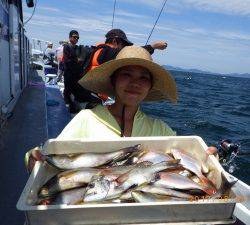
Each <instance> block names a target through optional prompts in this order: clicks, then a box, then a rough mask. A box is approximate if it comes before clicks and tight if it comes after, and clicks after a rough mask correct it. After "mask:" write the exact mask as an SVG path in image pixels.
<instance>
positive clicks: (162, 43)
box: [143, 41, 168, 55]
mask: <svg viewBox="0 0 250 225" xmlns="http://www.w3.org/2000/svg"><path fill="white" fill-rule="evenodd" d="M167 46H168V44H167V42H165V41H156V42H154V43H152V44H150V45H145V46H143V48H145V49H146V50H147V51H148V52H149V53H150V54H151V55H152V54H153V53H154V50H155V49H158V50H164V49H166V48H167Z"/></svg>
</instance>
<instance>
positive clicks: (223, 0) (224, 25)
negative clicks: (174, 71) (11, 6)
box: [23, 0, 250, 73]
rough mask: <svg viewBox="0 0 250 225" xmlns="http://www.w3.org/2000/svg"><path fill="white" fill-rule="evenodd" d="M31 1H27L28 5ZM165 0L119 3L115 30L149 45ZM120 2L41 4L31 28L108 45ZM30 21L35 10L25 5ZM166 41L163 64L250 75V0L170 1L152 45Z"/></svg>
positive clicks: (37, 33)
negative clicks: (107, 37) (75, 34)
mask: <svg viewBox="0 0 250 225" xmlns="http://www.w3.org/2000/svg"><path fill="white" fill-rule="evenodd" d="M23 2H25V1H23ZM163 2H164V0H117V3H116V14H115V19H114V28H120V29H123V30H124V31H125V32H126V34H127V36H128V38H129V40H131V41H132V42H134V43H135V44H137V45H144V44H145V43H146V40H147V37H148V35H149V33H150V31H151V29H152V27H153V24H154V22H155V20H156V18H157V16H158V13H159V11H160V9H161V7H162V5H163ZM113 4H114V0H71V1H69V0H68V1H66V0H53V1H49V0H43V1H41V0H38V3H37V8H36V11H35V14H34V16H33V18H32V19H31V20H30V21H29V22H28V23H27V25H26V26H25V29H26V32H27V35H28V36H29V37H30V38H39V39H42V40H47V41H52V42H54V43H55V44H57V43H58V41H59V40H64V39H67V38H68V33H69V31H70V30H71V29H76V30H78V31H79V33H80V40H79V43H80V44H87V45H91V44H92V45H93V44H95V43H97V42H102V41H104V35H105V34H106V32H107V31H108V30H110V29H111V23H112V13H113ZM23 10H24V20H26V19H27V18H28V17H29V16H30V15H31V13H32V10H33V9H30V8H27V7H26V6H25V4H23ZM157 40H166V41H167V42H168V48H167V50H165V51H157V52H156V53H155V54H154V55H153V57H154V60H155V61H156V62H158V63H160V64H166V65H172V66H179V67H183V68H196V69H201V70H206V71H211V72H218V73H250V0H168V1H167V4H166V6H165V9H164V11H163V13H162V15H161V17H160V19H159V21H158V24H157V26H156V28H155V30H154V32H153V34H152V36H151V39H150V41H149V43H152V42H154V41H157Z"/></svg>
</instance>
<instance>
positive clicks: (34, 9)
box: [23, 0, 37, 25]
mask: <svg viewBox="0 0 250 225" xmlns="http://www.w3.org/2000/svg"><path fill="white" fill-rule="evenodd" d="M36 4H37V0H35V5H34V8H33V12H32V14H31V16H30V18H28V19H27V20H26V21H25V22H24V23H23V25H26V24H27V23H28V22H29V21H30V20H31V19H32V17H33V15H34V13H35V11H36Z"/></svg>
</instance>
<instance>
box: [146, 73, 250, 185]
mask: <svg viewBox="0 0 250 225" xmlns="http://www.w3.org/2000/svg"><path fill="white" fill-rule="evenodd" d="M171 74H172V76H173V77H174V78H175V81H176V83H177V87H178V95H179V100H178V103H177V104H175V105H173V104H171V103H169V102H166V101H162V102H158V103H153V104H152V103H144V104H143V105H142V110H143V111H144V112H145V113H147V114H148V115H151V116H152V117H156V118H160V119H162V120H163V121H165V122H166V123H167V124H168V125H169V126H170V127H171V128H172V129H173V130H175V131H176V132H177V135H198V136H200V137H202V138H203V140H204V141H205V142H206V144H207V145H208V146H209V145H215V144H217V143H218V142H219V141H220V140H223V139H231V140H232V141H234V142H237V143H239V144H240V145H241V151H242V152H243V153H249V154H248V155H246V154H245V155H241V156H238V157H237V158H236V160H235V161H234V162H235V163H234V168H235V170H234V172H233V173H232V174H233V175H234V176H236V177H237V178H239V179H241V180H242V181H244V182H246V183H247V184H250V78H239V77H229V76H221V75H211V74H199V73H190V72H188V73H187V72H177V71H171ZM225 169H228V167H226V168H225Z"/></svg>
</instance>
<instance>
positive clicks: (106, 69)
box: [79, 58, 177, 103]
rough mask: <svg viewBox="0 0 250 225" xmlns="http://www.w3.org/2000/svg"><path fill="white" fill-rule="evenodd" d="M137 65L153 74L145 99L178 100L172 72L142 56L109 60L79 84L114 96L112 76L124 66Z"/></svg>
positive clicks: (91, 71)
mask: <svg viewBox="0 0 250 225" xmlns="http://www.w3.org/2000/svg"><path fill="white" fill-rule="evenodd" d="M129 65H137V66H142V67H144V68H146V69H148V70H149V71H150V73H151V74H152V76H153V86H152V88H151V89H150V91H149V93H148V95H147V97H146V98H145V99H144V101H160V100H166V99H168V100H170V101H171V102H173V103H176V102H177V88H176V83H175V81H174V79H173V78H172V76H171V74H170V73H169V72H168V71H166V70H165V69H164V68H163V67H161V66H160V65H158V64H156V63H154V62H152V61H149V60H145V59H141V58H123V59H115V60H111V61H108V62H106V63H104V64H102V65H100V66H98V67H96V68H95V69H93V70H90V71H89V72H88V73H87V74H86V75H85V76H84V77H83V78H82V79H81V80H80V81H79V84H80V85H82V86H83V87H84V88H86V89H88V90H90V91H93V92H96V93H103V94H106V95H108V96H114V89H113V86H112V84H111V80H110V76H111V75H112V74H113V73H114V72H115V71H116V70H117V69H119V68H121V67H123V66H129Z"/></svg>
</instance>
